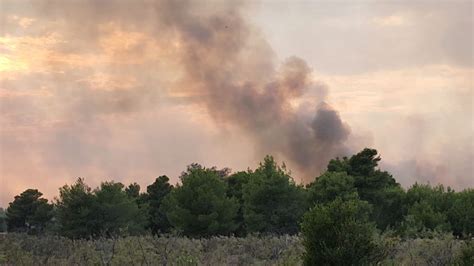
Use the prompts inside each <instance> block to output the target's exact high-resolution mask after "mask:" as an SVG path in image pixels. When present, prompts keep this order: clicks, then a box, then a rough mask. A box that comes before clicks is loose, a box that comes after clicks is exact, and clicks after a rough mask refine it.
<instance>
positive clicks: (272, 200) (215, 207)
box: [0, 149, 474, 263]
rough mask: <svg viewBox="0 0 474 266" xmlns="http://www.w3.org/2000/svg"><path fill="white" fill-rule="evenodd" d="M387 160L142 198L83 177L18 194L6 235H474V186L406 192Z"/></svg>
mask: <svg viewBox="0 0 474 266" xmlns="http://www.w3.org/2000/svg"><path fill="white" fill-rule="evenodd" d="M379 161H380V157H379V156H378V155H377V151H376V150H373V149H364V150H363V151H361V152H360V153H358V154H355V155H353V156H351V157H350V158H336V159H333V160H331V161H330V162H329V164H328V166H327V171H326V172H325V173H323V174H322V175H321V176H319V177H317V178H316V179H315V181H314V182H313V183H311V184H309V185H307V186H302V185H298V184H296V183H295V182H294V181H293V179H292V177H291V175H290V172H289V171H288V170H287V169H286V167H285V165H279V164H277V163H276V162H275V160H274V159H273V157H271V156H267V157H265V158H264V160H263V162H261V163H260V165H259V166H258V168H256V169H255V170H250V169H249V170H247V171H242V172H236V173H233V174H231V173H230V170H229V169H216V168H206V167H203V166H201V165H198V164H192V165H190V166H188V168H187V169H186V171H185V172H183V173H182V175H181V176H180V181H181V182H180V184H177V185H172V184H170V183H169V178H168V177H166V176H160V177H158V178H156V180H155V181H154V182H153V183H152V184H150V185H149V186H147V187H146V190H145V191H143V192H141V189H140V186H139V185H138V184H136V183H133V184H130V185H128V186H125V185H123V184H122V183H118V182H114V181H111V182H104V183H102V184H101V185H100V186H99V187H98V188H95V189H92V188H90V187H89V186H88V185H87V184H86V183H85V182H84V180H83V179H81V178H79V179H78V180H77V181H76V182H75V183H74V184H72V185H65V186H63V187H62V188H60V189H59V192H60V193H59V197H58V198H57V199H56V200H55V201H54V202H48V200H46V199H44V198H43V197H42V193H41V192H39V191H38V190H36V189H28V190H26V191H24V192H23V193H21V194H20V195H18V196H15V199H14V200H13V202H11V203H10V204H9V207H8V208H7V209H6V212H5V213H0V230H2V229H3V230H5V225H4V224H3V221H4V223H5V224H6V227H7V228H8V231H9V232H27V233H29V234H47V233H51V234H58V235H62V236H66V237H69V238H74V239H77V238H95V237H114V236H124V235H140V234H146V233H148V232H151V233H153V234H168V233H172V234H177V235H185V236H189V237H210V236H214V235H227V236H229V235H234V236H246V235H247V234H253V233H259V234H297V233H299V232H300V230H302V232H303V234H304V236H305V240H304V241H305V246H306V247H311V245H318V242H317V241H318V237H316V238H311V234H312V233H314V234H318V236H322V235H324V234H331V235H330V236H329V235H328V237H327V238H324V239H326V241H328V239H331V238H334V239H335V240H334V241H337V235H338V234H345V235H344V236H341V237H347V236H348V235H350V234H351V232H352V235H355V237H356V239H353V241H362V242H363V240H364V239H360V238H361V237H362V238H363V237H366V238H367V239H369V238H371V237H372V236H371V235H370V234H371V232H372V229H373V230H377V231H390V232H393V234H396V235H398V236H400V237H420V236H421V237H424V236H429V235H430V234H435V233H439V232H449V233H452V234H453V235H454V236H456V237H459V238H469V237H471V236H472V235H474V190H473V189H465V190H463V191H460V192H455V191H454V190H452V189H450V188H449V187H448V188H445V187H443V186H442V185H438V186H434V187H433V186H430V185H421V184H414V185H413V186H412V187H410V188H409V189H407V190H405V189H403V188H402V187H401V186H400V184H399V183H397V182H396V180H395V179H394V178H393V177H392V175H391V174H390V173H388V172H386V171H382V170H379V169H378V162H379ZM305 213H306V214H305ZM335 224H339V225H340V228H337V226H336V227H335ZM301 225H303V226H301ZM369 227H370V228H369ZM301 228H302V229H301ZM369 229H370V230H369ZM331 230H333V231H331ZM358 230H359V231H358ZM346 231H347V234H346V233H345V232H346ZM354 232H360V233H357V234H355V233H354ZM313 240H314V241H316V242H314V241H313ZM311 241H313V242H311ZM341 241H342V240H341ZM368 241H369V240H368ZM362 242H361V243H362ZM367 243H369V244H370V241H369V242H367ZM324 245H326V246H328V245H330V244H328V242H325V243H324ZM334 245H340V243H339V242H335V243H334ZM335 257H337V254H335ZM306 260H307V261H311V258H306ZM318 261H320V259H319V258H318ZM328 263H331V262H328ZM334 263H336V262H334Z"/></svg>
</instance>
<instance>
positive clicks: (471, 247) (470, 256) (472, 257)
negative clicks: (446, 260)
mask: <svg viewBox="0 0 474 266" xmlns="http://www.w3.org/2000/svg"><path fill="white" fill-rule="evenodd" d="M456 264H457V265H466V266H468V265H474V240H470V241H467V242H466V243H465V244H464V245H463V247H462V248H461V254H460V255H459V256H458V258H457V259H456Z"/></svg>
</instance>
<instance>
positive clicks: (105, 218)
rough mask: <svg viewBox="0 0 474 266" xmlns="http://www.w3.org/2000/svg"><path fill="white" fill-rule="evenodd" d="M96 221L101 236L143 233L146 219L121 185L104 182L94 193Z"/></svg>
mask: <svg viewBox="0 0 474 266" xmlns="http://www.w3.org/2000/svg"><path fill="white" fill-rule="evenodd" d="M95 197H96V201H97V205H96V206H97V209H96V210H95V212H96V219H97V223H98V225H99V228H100V229H99V232H100V235H102V236H120V235H124V234H139V233H141V232H143V231H144V227H145V222H146V217H145V216H144V214H143V213H142V212H140V210H139V208H138V205H137V204H136V203H135V201H134V199H133V198H130V197H129V196H128V195H127V193H126V192H125V191H124V186H123V184H122V183H115V182H104V183H102V184H101V185H100V188H99V189H97V190H96V191H95Z"/></svg>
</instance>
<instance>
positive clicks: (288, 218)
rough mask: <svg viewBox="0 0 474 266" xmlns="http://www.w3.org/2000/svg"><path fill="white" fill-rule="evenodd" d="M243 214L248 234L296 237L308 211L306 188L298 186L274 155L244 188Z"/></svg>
mask: <svg viewBox="0 0 474 266" xmlns="http://www.w3.org/2000/svg"><path fill="white" fill-rule="evenodd" d="M243 199H244V206H243V213H244V220H245V225H246V229H247V230H248V232H262V233H277V234H296V233H297V232H298V224H299V222H300V219H301V217H302V216H303V214H304V212H305V211H306V209H307V206H306V204H305V202H306V194H305V190H304V189H303V187H300V186H297V185H296V184H295V183H294V181H293V179H292V178H291V176H290V174H289V172H288V171H287V170H286V167H285V165H283V166H279V165H277V163H276V162H275V160H274V159H273V157H271V156H266V157H265V158H264V161H263V163H260V166H259V167H258V168H257V169H256V170H255V172H254V173H253V174H252V176H251V178H250V179H249V181H248V183H247V184H246V185H244V189H243Z"/></svg>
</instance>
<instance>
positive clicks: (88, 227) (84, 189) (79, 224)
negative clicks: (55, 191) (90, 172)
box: [56, 178, 100, 238]
mask: <svg viewBox="0 0 474 266" xmlns="http://www.w3.org/2000/svg"><path fill="white" fill-rule="evenodd" d="M56 207H57V220H58V224H59V230H60V234H62V235H64V236H67V237H70V238H87V237H91V236H98V235H100V224H99V221H98V220H97V215H98V213H97V201H96V198H95V196H94V194H92V192H91V188H90V187H88V186H87V185H86V184H85V183H84V179H82V178H78V179H77V181H76V183H74V184H73V185H71V186H68V185H65V186H63V187H62V188H60V189H59V200H58V202H57V203H56Z"/></svg>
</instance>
